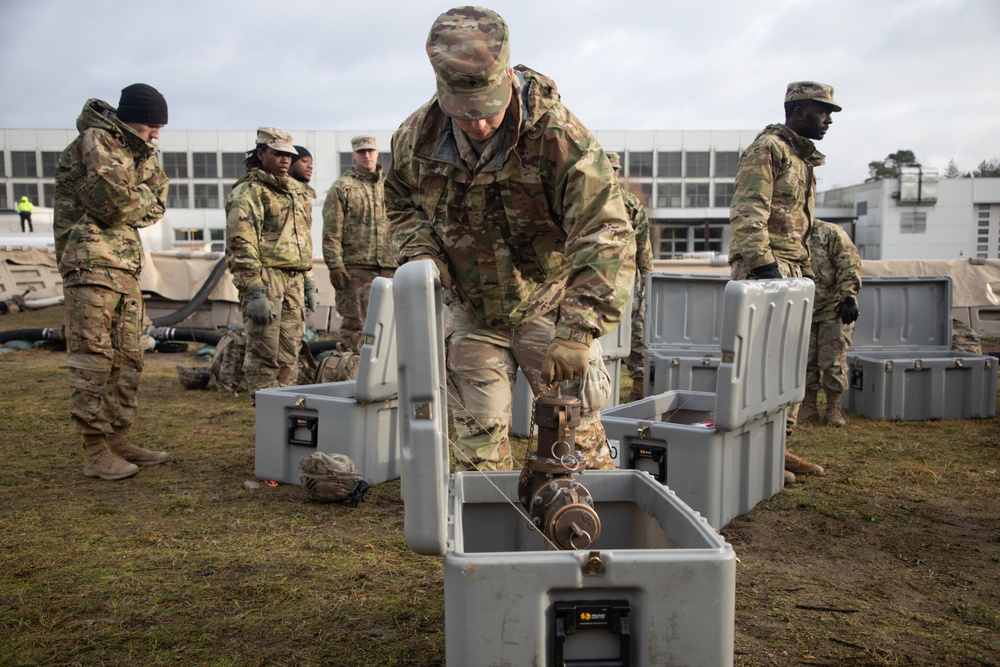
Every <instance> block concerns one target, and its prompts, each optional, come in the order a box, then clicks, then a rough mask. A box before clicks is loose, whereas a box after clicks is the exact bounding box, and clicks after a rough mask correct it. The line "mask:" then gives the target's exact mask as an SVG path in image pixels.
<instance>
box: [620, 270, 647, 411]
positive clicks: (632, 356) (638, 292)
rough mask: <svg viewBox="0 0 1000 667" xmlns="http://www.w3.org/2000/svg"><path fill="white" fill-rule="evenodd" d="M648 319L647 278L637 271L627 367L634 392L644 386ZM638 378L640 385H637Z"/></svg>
mask: <svg viewBox="0 0 1000 667" xmlns="http://www.w3.org/2000/svg"><path fill="white" fill-rule="evenodd" d="M645 319H646V280H645V278H644V277H642V276H640V275H639V274H638V273H636V279H635V288H634V289H633V291H632V340H631V343H630V349H629V354H628V358H627V359H626V360H625V367H626V368H628V376H629V377H630V378H632V393H633V395H634V394H637V393H638V392H637V391H636V389H637V388H641V387H642V383H643V371H644V363H645V359H644V357H645V356H646V347H645V346H644V345H643V344H642V323H643V320H645ZM636 380H638V382H639V384H638V387H637V386H636Z"/></svg>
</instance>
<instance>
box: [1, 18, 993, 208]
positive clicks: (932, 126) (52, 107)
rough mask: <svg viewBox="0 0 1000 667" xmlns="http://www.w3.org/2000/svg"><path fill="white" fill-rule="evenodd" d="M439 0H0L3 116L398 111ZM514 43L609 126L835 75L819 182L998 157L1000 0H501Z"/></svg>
mask: <svg viewBox="0 0 1000 667" xmlns="http://www.w3.org/2000/svg"><path fill="white" fill-rule="evenodd" d="M450 6H452V5H451V4H450V3H448V2H441V1H436V2H430V1H429V0H381V1H380V2H371V1H369V2H364V1H361V2H359V1H358V0H352V1H350V2H341V1H340V0H324V1H316V2H308V1H300V0H282V1H280V2H264V1H261V0H241V1H239V2H230V1H229V0H197V1H190V0H160V1H159V2H155V3H152V2H144V1H139V0H136V1H131V2H125V1H122V0H88V1H87V2H77V1H70V0H0V25H3V27H4V31H3V33H4V34H3V37H2V38H0V84H2V89H3V91H4V95H3V99H4V101H3V103H2V104H0V128H71V127H74V121H75V119H76V116H77V115H78V114H79V112H80V109H81V108H82V106H83V103H84V102H85V101H86V99H87V98H88V97H98V98H101V99H104V100H106V101H108V102H110V103H111V104H112V105H116V104H117V102H118V96H119V94H120V90H121V88H122V87H124V86H126V85H128V84H130V83H134V82H139V81H141V82H145V83H149V84H150V85H153V86H155V87H156V88H157V89H159V90H160V92H162V93H163V94H164V95H165V96H166V98H167V101H168V104H169V107H170V124H169V125H168V127H167V130H166V131H169V130H171V129H185V130H188V129H190V130H232V129H239V130H245V129H254V128H256V127H258V126H260V125H274V126H277V127H284V128H300V129H316V130H350V131H353V130H394V129H395V128H396V127H398V125H399V123H400V122H401V121H402V120H403V119H405V118H406V116H407V115H409V113H410V112H412V111H413V110H414V109H416V108H417V107H418V106H419V105H421V104H423V103H424V102H425V101H426V100H427V99H429V98H430V96H431V94H432V93H433V90H434V77H433V73H432V71H431V68H430V65H429V63H428V61H427V58H426V55H425V53H424V41H425V39H426V36H427V31H428V29H429V28H430V25H431V23H432V22H433V20H434V18H435V17H436V16H437V15H438V14H440V13H441V12H443V11H444V10H446V9H448V8H449V7H450ZM489 6H490V7H491V8H492V9H494V10H496V11H498V12H499V13H500V14H501V15H502V16H503V17H504V18H505V19H506V20H507V23H508V25H509V26H510V31H511V45H512V46H511V60H512V62H513V63H515V64H516V63H523V64H525V65H528V66H530V67H532V68H533V69H536V70H538V71H540V72H542V73H543V74H546V75H548V76H550V77H552V78H553V79H555V81H556V83H557V84H558V86H559V90H560V92H561V93H562V97H563V101H564V102H565V103H566V105H567V106H568V107H569V108H570V109H571V110H572V111H573V112H574V113H575V114H576V115H577V116H578V117H579V118H580V119H581V120H582V121H583V122H584V123H585V124H586V125H587V126H588V127H589V128H590V129H592V130H728V129H749V130H758V129H760V128H763V127H764V126H765V125H767V124H768V123H772V122H780V121H781V120H782V119H783V112H782V106H781V103H782V97H783V94H784V90H785V86H786V85H787V84H788V82H790V81H796V80H803V79H811V80H817V81H823V82H825V83H829V84H831V85H833V86H834V88H835V91H836V92H835V96H836V99H837V101H838V102H839V103H840V104H841V105H842V106H843V107H844V111H843V112H842V113H840V114H837V115H835V116H834V125H833V127H832V128H831V129H830V132H829V133H828V134H827V136H826V138H825V139H824V140H823V141H822V142H820V144H819V148H820V150H821V151H823V152H824V153H826V155H827V158H828V159H827V165H826V166H825V167H823V168H821V169H820V170H819V172H818V175H819V176H820V187H821V189H829V188H832V187H836V186H841V185H850V184H853V183H857V182H860V181H862V180H863V179H864V178H865V177H866V176H867V175H868V167H867V165H868V163H869V162H870V161H872V160H877V159H883V158H885V156H886V155H888V154H889V153H891V152H894V151H896V150H899V149H910V150H913V151H914V152H915V153H916V155H917V158H918V159H919V160H921V161H922V162H923V164H924V165H925V166H927V167H938V168H940V169H941V170H944V168H945V167H946V166H947V165H948V161H949V160H950V159H954V160H955V162H956V163H957V165H958V167H959V168H960V169H961V170H963V171H969V170H972V169H974V168H975V167H976V166H977V165H978V164H979V163H980V162H981V161H982V160H984V159H992V158H996V157H1000V1H998V0H776V1H772V2H760V1H758V0H714V1H713V0H685V1H682V2H675V1H673V0H651V1H649V2H642V1H639V0H599V1H598V0H495V1H494V2H492V3H491V4H490V5H489Z"/></svg>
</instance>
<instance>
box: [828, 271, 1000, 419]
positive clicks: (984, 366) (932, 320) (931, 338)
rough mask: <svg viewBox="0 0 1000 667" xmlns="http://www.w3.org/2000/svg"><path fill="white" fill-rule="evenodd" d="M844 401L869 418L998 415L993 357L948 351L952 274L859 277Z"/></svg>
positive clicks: (844, 403) (949, 345) (855, 411)
mask: <svg viewBox="0 0 1000 667" xmlns="http://www.w3.org/2000/svg"><path fill="white" fill-rule="evenodd" d="M858 309H859V310H860V312H861V316H860V317H859V318H858V321H857V322H856V323H855V325H854V336H853V340H852V345H851V347H850V348H849V349H848V350H847V367H848V368H847V376H848V389H847V391H846V392H845V393H844V397H843V399H842V405H843V407H844V408H846V409H847V410H850V411H851V412H854V413H857V414H859V415H862V416H864V417H868V418H871V419H889V420H898V421H913V420H925V419H968V418H972V417H993V416H995V415H996V398H997V366H996V363H997V360H996V359H995V358H993V357H990V356H986V355H976V354H970V353H968V352H955V351H952V350H951V334H952V332H951V278H949V277H948V276H892V277H878V278H864V279H863V281H862V285H861V291H860V292H859V293H858Z"/></svg>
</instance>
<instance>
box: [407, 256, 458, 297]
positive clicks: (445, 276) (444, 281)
mask: <svg viewBox="0 0 1000 667" xmlns="http://www.w3.org/2000/svg"><path fill="white" fill-rule="evenodd" d="M423 260H427V261H431V262H434V264H435V265H436V266H437V267H438V273H439V274H441V287H443V288H445V289H447V290H450V289H451V285H452V283H451V273H449V272H448V267H447V266H445V264H444V262H442V261H441V260H440V259H438V258H437V257H435V256H434V255H427V254H423V255H417V256H416V257H414V258H412V259H411V260H410V261H411V262H419V261H423Z"/></svg>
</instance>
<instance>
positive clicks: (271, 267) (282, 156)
mask: <svg viewBox="0 0 1000 667" xmlns="http://www.w3.org/2000/svg"><path fill="white" fill-rule="evenodd" d="M295 154H296V150H295V147H294V146H293V145H292V135H290V134H288V133H287V132H285V131H283V130H279V129H276V128H273V127H262V128H259V129H258V130H257V146H256V148H255V149H253V150H251V151H249V152H248V153H247V159H246V168H247V173H246V175H245V176H243V177H242V178H240V180H238V181H237V182H236V185H235V186H234V187H233V190H232V192H230V193H229V196H228V197H227V198H226V263H227V264H228V266H229V272H230V273H231V274H232V275H233V284H234V285H236V289H237V290H239V292H240V308H241V310H242V311H243V327H244V329H245V330H246V334H247V352H246V359H245V360H244V363H243V370H244V372H245V373H246V377H247V385H248V387H249V390H250V403H251V405H255V404H256V393H257V390H258V389H265V388H270V387H287V386H289V385H291V384H293V382H294V380H295V365H296V362H297V361H298V356H299V348H300V346H301V345H302V334H303V333H304V331H305V311H306V310H308V311H309V312H312V311H314V310H316V308H318V307H319V290H318V289H317V287H316V280H315V279H314V278H313V271H312V231H311V229H312V200H313V199H315V197H316V192H315V191H314V190H313V189H312V188H311V187H310V186H308V185H306V184H304V183H300V182H299V181H297V180H295V179H294V178H291V177H290V176H289V175H288V168H289V167H290V166H291V163H292V155H295Z"/></svg>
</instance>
